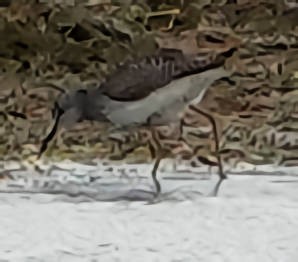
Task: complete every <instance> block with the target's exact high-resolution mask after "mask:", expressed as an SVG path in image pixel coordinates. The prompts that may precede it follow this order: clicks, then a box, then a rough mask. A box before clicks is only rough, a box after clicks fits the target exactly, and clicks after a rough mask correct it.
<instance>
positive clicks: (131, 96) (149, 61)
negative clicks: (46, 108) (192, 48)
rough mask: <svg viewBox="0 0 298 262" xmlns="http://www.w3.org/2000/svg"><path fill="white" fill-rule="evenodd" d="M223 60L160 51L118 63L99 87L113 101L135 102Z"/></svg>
mask: <svg viewBox="0 0 298 262" xmlns="http://www.w3.org/2000/svg"><path fill="white" fill-rule="evenodd" d="M224 60H225V58H224V57H223V56H218V57H216V59H214V58H213V56H209V55H205V56H202V54H201V55H193V56H184V55H183V54H182V52H181V51H178V50H177V51H175V50H172V49H169V50H161V51H159V52H158V53H157V54H156V55H154V56H151V57H146V58H144V59H142V60H140V61H138V62H135V63H126V64H124V65H122V66H120V67H119V68H118V69H117V70H116V71H115V72H114V73H113V74H112V75H110V76H109V77H108V78H107V80H106V81H105V82H104V83H103V84H102V85H101V86H100V89H101V90H102V93H103V94H105V95H107V96H109V97H110V98H112V99H114V100H118V101H135V100H138V99H142V98H145V97H146V96H148V95H149V94H150V93H152V92H153V91H155V90H157V89H158V88H161V87H163V86H165V85H166V84H168V83H170V82H171V81H172V80H174V79H177V78H179V77H182V76H186V75H189V74H192V73H199V72H202V71H204V70H208V69H211V68H214V67H217V66H220V65H222V64H223V63H224Z"/></svg>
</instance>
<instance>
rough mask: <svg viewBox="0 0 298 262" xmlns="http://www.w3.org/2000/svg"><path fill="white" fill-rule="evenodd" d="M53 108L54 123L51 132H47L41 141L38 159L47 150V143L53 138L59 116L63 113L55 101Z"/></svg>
mask: <svg viewBox="0 0 298 262" xmlns="http://www.w3.org/2000/svg"><path fill="white" fill-rule="evenodd" d="M55 110H56V119H55V124H54V126H53V128H52V130H51V132H50V133H49V134H48V136H47V137H46V138H45V139H44V140H43V141H42V144H41V148H40V151H39V154H38V156H37V159H39V158H40V157H41V155H42V154H43V153H44V152H45V151H46V150H47V148H48V143H49V142H50V141H51V140H52V139H53V138H54V136H55V134H56V132H57V129H58V125H59V120H60V117H61V116H62V115H63V114H64V111H63V110H62V109H61V108H60V107H59V106H58V104H57V103H55Z"/></svg>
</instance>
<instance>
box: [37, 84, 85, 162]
mask: <svg viewBox="0 0 298 262" xmlns="http://www.w3.org/2000/svg"><path fill="white" fill-rule="evenodd" d="M86 106H87V91H86V90H84V89H79V90H75V91H71V92H69V93H62V94H61V96H60V97H59V98H58V99H57V100H56V101H55V104H54V108H53V109H52V117H53V119H54V126H53V128H52V130H51V131H50V133H49V134H48V135H47V137H46V138H45V139H44V140H43V142H42V145H41V148H40V152H39V155H38V158H40V157H41V155H42V154H43V153H44V152H45V151H46V149H47V145H48V143H49V142H50V141H51V140H52V139H53V138H54V136H55V134H56V132H57V130H58V128H65V129H69V128H71V127H72V126H73V125H74V124H76V123H77V122H80V121H82V120H84V119H85V116H84V112H85V111H86V110H85V108H86Z"/></svg>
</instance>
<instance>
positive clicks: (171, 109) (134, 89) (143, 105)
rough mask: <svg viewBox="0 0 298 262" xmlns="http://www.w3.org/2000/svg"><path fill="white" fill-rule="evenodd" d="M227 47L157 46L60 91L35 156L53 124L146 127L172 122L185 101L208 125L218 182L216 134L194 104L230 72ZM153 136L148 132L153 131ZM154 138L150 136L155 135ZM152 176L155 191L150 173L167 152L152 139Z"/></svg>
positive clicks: (157, 186) (44, 145)
mask: <svg viewBox="0 0 298 262" xmlns="http://www.w3.org/2000/svg"><path fill="white" fill-rule="evenodd" d="M234 51H235V50H233V49H231V50H229V51H227V52H225V53H221V54H218V55H210V54H192V55H189V54H184V53H183V52H182V51H180V50H176V49H159V51H158V52H156V53H155V54H153V55H151V56H146V57H144V58H140V59H136V60H134V61H127V62H124V63H123V64H121V65H119V66H118V68H117V69H116V70H115V71H114V72H113V73H112V74H110V75H109V76H108V77H107V78H106V79H105V80H104V81H103V82H102V83H101V84H99V86H98V87H97V88H93V89H78V90H75V91H72V92H69V93H64V94H62V95H61V96H60V98H59V99H58V100H57V101H56V102H55V106H54V112H55V113H54V118H55V123H54V125H53V128H52V130H51V131H50V133H49V134H48V136H46V137H45V139H44V140H43V141H42V145H41V148H40V152H39V155H38V158H40V156H41V155H42V154H43V152H44V151H45V150H46V149H47V145H48V143H49V142H50V141H51V139H52V138H53V137H54V135H55V133H56V131H57V130H58V128H62V127H64V128H66V129H67V128H70V127H71V126H73V125H74V124H75V123H77V122H80V121H83V120H91V121H100V122H109V123H111V124H113V125H114V126H115V127H116V128H121V129H134V128H138V127H144V126H147V127H149V128H152V127H155V126H160V125H169V124H172V123H178V125H179V124H180V125H181V116H180V114H181V112H183V110H184V109H185V107H186V106H190V107H192V109H193V110H195V111H197V112H198V113H200V114H203V115H204V116H205V117H207V118H208V119H209V120H210V122H211V124H212V127H213V132H214V137H215V138H214V139H215V143H216V151H217V152H216V154H217V158H218V165H219V178H220V179H219V182H218V184H217V187H216V189H215V192H216V193H215V194H217V190H218V188H219V185H220V183H221V182H222V181H223V180H224V179H225V178H226V175H225V174H224V172H223V169H222V163H221V159H220V156H219V154H218V151H219V150H218V135H217V131H216V125H215V120H214V119H213V117H212V116H211V115H210V114H208V113H206V112H204V111H202V110H200V109H198V108H197V107H195V106H194V105H196V104H198V103H199V102H200V101H201V100H202V98H203V96H204V93H205V92H206V90H207V89H208V88H209V87H210V86H211V85H212V83H213V82H214V81H216V80H218V79H220V78H223V77H229V76H230V74H231V72H229V71H228V70H226V69H225V68H224V63H225V60H226V58H227V57H229V56H231V55H232V53H233V52H234ZM153 137H154V136H153ZM155 142H156V141H155ZM156 144H157V145H158V148H157V149H156V151H157V152H156V160H155V163H154V167H153V170H152V173H151V174H152V179H153V182H154V185H155V189H156V195H158V194H159V193H160V192H161V186H160V183H159V181H158V179H157V177H156V175H157V169H158V166H159V164H160V161H161V160H162V159H163V158H165V157H166V156H167V154H168V153H169V152H167V151H166V150H164V149H163V148H162V146H161V145H160V144H159V143H158V142H157V143H156Z"/></svg>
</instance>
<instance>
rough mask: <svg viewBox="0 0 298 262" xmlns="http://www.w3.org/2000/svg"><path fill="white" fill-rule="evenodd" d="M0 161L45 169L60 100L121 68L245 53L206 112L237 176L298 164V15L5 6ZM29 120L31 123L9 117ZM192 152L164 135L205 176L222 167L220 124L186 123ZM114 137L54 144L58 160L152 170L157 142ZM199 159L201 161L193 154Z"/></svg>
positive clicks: (223, 3) (287, 6)
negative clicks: (166, 55) (42, 158)
mask: <svg viewBox="0 0 298 262" xmlns="http://www.w3.org/2000/svg"><path fill="white" fill-rule="evenodd" d="M0 3H1V7H0V35H1V38H0V112H1V115H0V123H1V125H0V156H1V158H2V160H8V159H15V160H24V159H27V160H30V161H31V160H32V161H33V160H34V159H35V157H36V155H37V152H38V149H39V145H40V141H41V139H42V138H43V137H44V135H45V133H46V131H47V129H48V128H49V126H50V124H51V108H52V105H53V101H54V100H55V99H56V97H57V96H58V95H59V94H60V92H59V90H58V89H59V88H63V89H67V90H70V89H72V88H77V87H91V86H94V85H97V84H98V83H99V82H100V81H101V80H102V79H103V78H104V76H105V75H107V74H108V73H109V72H110V71H112V70H113V69H114V68H115V65H116V64H117V63H119V62H122V61H124V60H126V59H132V58H134V57H140V56H144V55H146V54H150V53H152V52H154V50H155V49H156V48H158V47H174V48H179V49H182V50H183V51H184V52H206V51H210V52H215V53H220V52H223V51H226V50H228V49H230V48H232V47H237V48H238V51H237V52H236V53H235V54H234V55H233V57H231V58H230V59H229V60H228V61H227V66H228V67H230V68H231V69H233V72H234V74H233V75H232V77H231V78H230V79H223V80H222V81H218V82H216V83H215V84H214V85H213V86H212V88H211V89H210V90H209V91H208V93H207V95H206V97H205V98H204V100H203V101H202V103H201V104H200V106H201V107H203V108H204V109H205V110H209V111H210V112H212V113H213V115H214V116H215V117H216V120H217V122H218V124H219V126H220V134H221V151H222V155H223V157H224V160H225V161H226V162H228V163H230V164H235V163H237V162H239V161H246V162H250V163H253V164H264V163H277V164H279V165H296V163H297V155H298V154H297V153H298V152H297V138H298V137H297V134H298V132H297V131H298V130H297V128H298V121H297V119H298V118H297V107H296V104H297V101H298V96H297V95H298V91H297V86H298V71H297V70H298V24H297V21H298V8H297V5H295V3H293V2H290V1H286V0H282V1H281V0H272V1H270V0H268V1H265V0H264V1H262V0H238V1H237V0H234V1H231V0H214V1H211V0H209V1H208V0H205V1H201V0H200V1H183V0H180V1H174V0H173V1H132V0H131V1H120V0H119V1H113V0H89V1H75V0H68V1H66V0H56V1H54V0H53V1H45V0H40V1H29V0H18V1H1V2H0ZM9 111H17V112H22V113H24V114H25V115H26V116H27V118H28V119H27V120H25V119H20V118H15V117H13V116H11V115H8V114H7V112H9ZM185 123H186V125H187V126H186V128H185V130H186V131H185V134H184V136H185V138H186V141H187V144H181V143H180V142H175V139H174V140H173V138H175V132H174V131H173V130H171V129H170V128H169V127H167V128H161V129H160V132H161V134H163V136H162V137H163V138H162V141H163V143H168V144H169V143H170V144H171V143H172V146H173V151H174V152H176V153H181V152H188V153H187V154H185V155H187V158H188V159H189V160H190V161H192V163H193V164H194V165H195V164H196V163H197V162H198V160H199V159H200V157H201V156H204V157H210V158H212V157H213V154H214V153H213V152H214V141H213V138H212V132H211V130H210V128H206V127H208V122H207V121H206V119H203V118H202V117H201V116H198V115H196V114H195V113H194V112H191V111H189V110H187V111H186V113H185ZM105 135H106V128H105V127H104V126H103V125H101V124H98V123H89V122H84V123H81V124H78V125H77V126H76V127H75V128H73V129H72V130H70V131H68V132H61V133H60V134H59V135H58V137H57V139H56V140H55V141H53V145H52V146H51V149H50V150H49V151H48V153H47V156H48V157H51V158H54V159H56V160H58V159H61V158H70V159H75V160H77V161H83V160H87V159H92V158H94V157H104V158H109V159H125V161H129V162H131V161H134V162H143V161H147V160H149V159H150V155H149V149H148V146H147V145H146V144H143V143H140V142H141V141H142V140H144V137H147V136H148V135H150V134H148V132H147V131H146V130H142V131H139V132H138V133H133V134H131V135H128V134H119V137H117V138H114V140H112V141H111V140H109V141H108V140H106V139H104V137H105ZM189 152H190V153H189Z"/></svg>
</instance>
